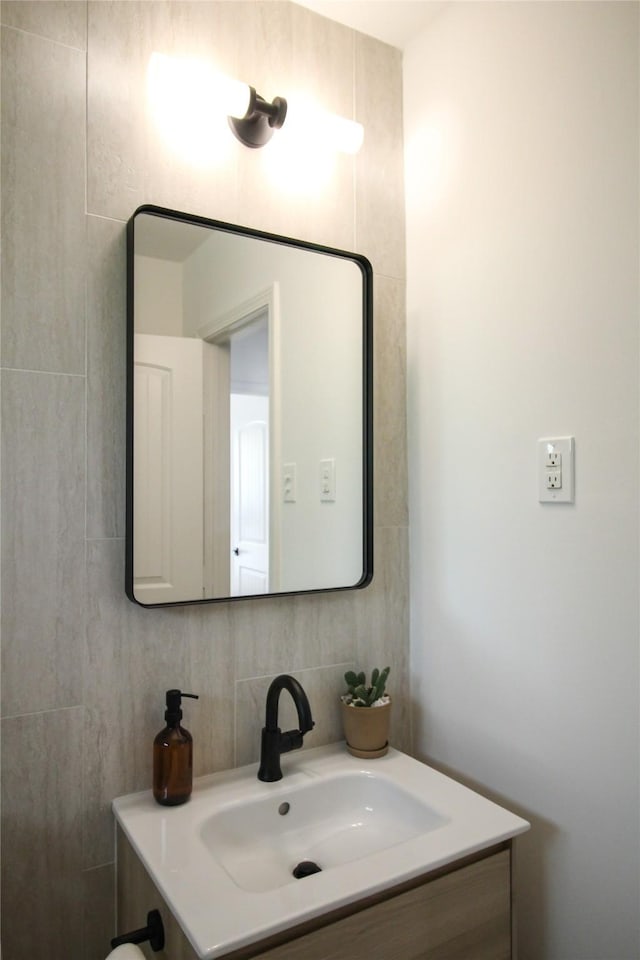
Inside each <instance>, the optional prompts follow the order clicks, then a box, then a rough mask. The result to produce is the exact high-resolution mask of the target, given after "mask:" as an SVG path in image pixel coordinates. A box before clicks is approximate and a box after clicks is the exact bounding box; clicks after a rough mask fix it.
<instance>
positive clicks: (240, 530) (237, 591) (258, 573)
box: [231, 394, 269, 597]
mask: <svg viewBox="0 0 640 960" xmlns="http://www.w3.org/2000/svg"><path fill="white" fill-rule="evenodd" d="M268 424H269V400H268V398H267V397H262V396H248V395H245V394H231V449H232V458H231V460H232V468H231V536H232V544H233V552H232V556H231V594H232V596H236V597H242V596H248V595H250V594H256V593H258V594H259V593H268V592H269V426H268Z"/></svg>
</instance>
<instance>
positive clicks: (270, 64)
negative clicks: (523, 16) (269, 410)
mask: <svg viewBox="0 0 640 960" xmlns="http://www.w3.org/2000/svg"><path fill="white" fill-rule="evenodd" d="M1 14H2V16H1V19H2V77H1V79H2V169H1V175H2V330H1V333H2V337H1V350H2V354H1V367H2V371H1V387H2V410H1V412H2V622H1V628H2V691H1V707H2V905H3V910H2V948H3V954H4V960H39V958H43V960H44V958H46V960H69V958H74V960H77V958H82V960H102V958H104V956H105V955H106V954H107V952H108V941H109V938H110V936H112V934H113V928H114V923H115V918H114V911H113V879H114V878H113V873H114V866H113V855H114V853H113V829H112V823H111V815H110V809H109V803H110V801H111V799H112V798H113V797H114V796H117V795H119V794H122V793H127V792H130V791H133V790H140V789H144V788H146V787H148V786H149V784H150V776H151V749H150V748H151V741H152V739H153V736H154V735H155V733H156V732H157V731H158V730H159V729H160V727H161V726H162V725H163V709H164V706H163V695H164V691H165V689H166V688H168V687H174V686H178V687H183V688H184V689H187V690H195V691H196V692H198V693H199V694H200V696H201V699H200V700H199V701H198V703H197V704H195V703H194V705H193V706H191V707H190V708H189V711H188V727H189V728H190V729H191V731H192V733H193V735H194V741H195V762H196V766H197V771H196V772H197V773H199V774H202V773H206V772H210V771H214V770H219V769H224V768H226V767H230V766H233V765H237V764H242V763H246V762H249V761H252V760H255V759H256V758H257V748H258V742H259V730H260V727H261V725H262V722H263V718H262V715H263V703H264V695H265V691H266V688H267V686H268V683H269V681H270V679H271V677H272V676H273V675H274V674H277V673H280V672H284V671H287V672H292V673H294V674H295V675H296V676H297V677H298V678H299V679H300V680H301V681H302V683H303V684H304V686H305V688H306V690H307V691H308V693H309V698H310V700H311V704H312V707H313V711H314V716H315V718H316V729H315V731H314V733H313V735H312V736H309V737H308V745H309V746H311V745H317V744H320V743H324V742H330V741H334V740H338V739H340V737H341V731H340V727H339V719H338V711H337V706H336V696H337V694H338V692H339V691H340V689H341V686H342V683H341V678H342V674H343V672H344V670H345V669H346V667H347V666H348V665H352V664H355V663H356V662H359V663H363V664H366V665H375V664H376V663H379V664H380V665H382V661H389V662H390V663H391V666H392V670H393V674H392V677H393V681H394V682H393V684H392V690H393V692H394V694H395V702H396V710H395V730H394V738H393V739H394V742H395V744H396V745H398V746H400V747H402V748H408V747H409V729H408V717H409V709H408V707H409V704H408V697H407V686H408V684H407V680H408V656H407V655H408V608H407V600H408V596H407V591H408V587H407V584H408V570H407V556H408V549H407V548H408V534H407V498H406V469H405V461H406V449H405V446H406V432H405V336H404V269H405V268H404V222H403V210H402V196H403V187H402V115H401V59H400V53H399V51H397V50H395V49H393V48H390V47H387V46H385V45H384V44H381V43H378V42H377V41H375V40H372V39H370V38H366V37H364V36H362V35H360V34H357V33H354V32H353V31H351V30H349V29H347V28H344V27H342V26H339V25H337V24H334V23H332V22H330V21H327V20H324V19H322V18H320V17H318V16H317V15H315V14H312V13H310V12H309V11H307V10H305V9H303V8H301V7H297V6H295V5H294V4H292V3H288V2H279V0H267V2H193V3H192V2H187V0H185V2H159V0H150V2H141V3H139V2H113V3H112V2H107V0H101V2H96V3H93V2H89V3H88V4H87V3H85V2H80V0H78V2H58V0H50V2H26V0H4V2H3V3H2V6H1ZM154 49H157V50H161V51H164V52H166V53H178V52H181V53H183V54H187V55H199V56H206V57H209V58H211V59H214V60H215V61H216V62H217V63H218V64H219V66H221V67H222V68H223V69H225V70H226V71H228V72H229V73H231V74H233V75H235V76H238V77H242V78H244V79H247V80H248V81H249V82H251V83H253V84H254V85H255V86H256V87H257V88H258V89H259V90H260V91H261V92H264V93H265V94H266V95H269V96H274V95H275V94H282V95H285V96H286V95H287V92H288V91H289V90H290V89H291V88H292V86H294V85H298V86H302V87H307V88H308V89H309V90H310V91H311V92H313V93H315V94H316V95H317V96H318V97H319V98H320V99H321V100H322V101H323V102H324V103H325V104H326V105H327V106H328V107H329V108H330V109H332V110H334V111H335V112H338V113H341V114H343V115H347V116H354V115H355V116H356V117H357V119H359V120H360V121H361V122H363V123H364V125H365V128H366V138H365V144H364V147H363V149H362V151H361V153H360V154H359V155H358V157H357V158H356V159H355V160H354V159H353V158H347V157H340V158H339V159H338V161H337V164H336V167H335V170H334V171H333V173H332V175H331V177H330V179H329V182H328V184H326V185H325V186H323V187H322V188H318V189H313V190H309V191H307V193H305V194H304V196H302V197H298V198H297V199H293V200H292V199H291V197H289V196H288V195H287V194H286V193H285V192H284V188H273V187H271V188H269V189H265V181H264V175H263V168H262V164H263V159H262V156H261V152H260V151H250V150H246V149H244V148H243V147H241V146H240V145H239V144H236V143H235V141H231V142H230V145H229V152H228V155H227V156H226V157H225V158H224V162H222V163H220V164H218V165H215V166H209V167H208V168H206V169H203V168H196V167H194V166H191V165H190V164H188V163H186V162H184V161H182V160H180V159H177V158H176V156H175V155H174V154H173V152H172V151H170V150H169V149H168V148H167V147H166V146H164V145H163V144H161V143H160V142H159V140H158V139H157V135H156V132H155V130H154V128H153V126H152V123H151V120H150V118H149V116H148V112H147V109H146V104H145V71H146V65H147V62H148V58H149V56H150V54H151V52H152V51H153V50H154ZM144 202H148V203H156V204H160V205H163V206H168V207H172V208H174V209H178V210H185V211H189V212H194V213H200V214H203V215H205V216H209V217H213V218H216V219H221V220H229V221H232V222H238V223H243V224H247V225H250V226H253V227H256V228H259V229H265V230H269V231H273V232H276V233H285V234H288V235H290V236H295V237H300V238H304V239H307V240H314V241H317V242H320V243H326V244H330V245H333V246H338V247H342V248H346V249H352V250H357V251H360V252H362V253H364V254H365V255H367V256H368V257H369V258H370V259H371V261H372V263H373V267H374V272H375V329H376V333H375V337H376V339H375V355H376V360H375V373H376V402H375V415H376V440H375V457H376V461H375V482H376V494H375V524H376V531H375V534H376V536H375V563H376V573H375V579H374V583H373V585H372V586H371V587H369V588H368V589H367V590H365V591H362V592H356V593H349V594H327V595H323V596H319V597H298V598H286V599H284V598H283V599H265V600H261V601H247V602H242V603H236V604H216V605H204V606H194V607H189V608H184V609H175V610H158V611H148V610H147V611H145V610H142V609H140V608H137V607H136V606H134V605H133V604H131V603H130V602H129V601H128V600H127V599H126V598H125V596H124V591H123V559H124V539H123V537H124V346H125V338H124V334H125V272H124V266H125V244H124V226H125V221H126V220H127V219H128V217H129V216H130V215H131V214H132V213H133V211H134V210H135V209H136V207H137V206H139V205H140V204H141V203H144ZM141 922H142V921H141Z"/></svg>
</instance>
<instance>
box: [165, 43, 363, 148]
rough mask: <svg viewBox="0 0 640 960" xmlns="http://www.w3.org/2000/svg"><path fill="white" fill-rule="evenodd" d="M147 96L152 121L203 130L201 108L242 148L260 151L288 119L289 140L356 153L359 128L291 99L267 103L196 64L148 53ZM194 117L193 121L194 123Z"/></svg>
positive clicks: (360, 135)
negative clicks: (170, 120) (222, 121)
mask: <svg viewBox="0 0 640 960" xmlns="http://www.w3.org/2000/svg"><path fill="white" fill-rule="evenodd" d="M148 84H149V96H150V100H151V104H152V108H153V111H154V114H155V115H156V118H157V119H159V120H160V122H163V119H164V117H166V115H167V114H168V113H171V114H172V115H173V116H174V117H177V118H178V119H179V122H180V126H181V128H182V130H183V131H184V128H185V124H186V123H187V121H188V118H189V117H191V116H193V118H194V124H195V125H197V126H199V127H200V128H201V129H202V117H203V112H204V110H203V107H204V106H205V104H206V109H207V111H208V112H209V113H211V110H212V108H213V111H214V112H215V113H216V114H217V115H219V116H222V117H224V116H225V115H226V117H227V119H228V123H229V127H230V128H231V130H232V131H233V134H234V136H235V137H236V138H237V139H238V140H239V141H240V143H242V144H244V145H245V146H246V147H251V148H254V149H255V148H258V147H263V146H264V145H265V144H266V143H268V142H269V140H270V139H271V137H272V136H273V133H274V131H275V130H279V129H280V128H281V127H282V126H283V124H284V122H285V119H287V130H288V131H289V132H290V134H291V136H292V137H295V138H296V139H301V140H303V141H305V142H309V141H312V142H315V143H318V144H319V145H321V146H324V147H325V148H326V147H330V148H333V149H334V150H338V151H340V152H342V153H357V151H358V150H359V149H360V146H361V144H362V140H363V135H364V131H363V127H362V125H361V124H359V123H356V122H355V121H353V120H347V119H346V118H345V117H339V116H337V115H335V114H331V113H328V112H327V111H325V110H322V109H319V108H317V107H315V106H313V105H311V104H309V103H305V102H304V101H297V102H296V98H295V97H294V98H293V99H292V101H291V102H290V103H289V104H288V103H287V100H285V98H284V97H274V99H273V100H272V101H271V102H269V101H268V100H266V99H265V98H264V97H261V96H260V94H259V93H257V91H256V89H255V87H252V86H249V84H246V83H241V82H240V81H239V80H234V79H233V78H232V77H228V76H226V75H225V74H222V73H219V72H218V71H216V70H214V69H213V67H212V66H211V65H210V64H209V63H206V62H204V61H201V60H192V59H190V58H183V57H170V56H167V55H166V54H162V53H153V54H152V56H151V60H150V63H149V71H148ZM196 116H197V121H196Z"/></svg>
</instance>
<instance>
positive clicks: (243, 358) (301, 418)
mask: <svg viewBox="0 0 640 960" xmlns="http://www.w3.org/2000/svg"><path fill="white" fill-rule="evenodd" d="M127 314H128V317H127V536H126V544H127V545H126V592H127V596H128V597H129V598H130V599H131V600H133V601H135V602H136V603H139V604H142V605H144V606H154V607H155V606H166V605H169V604H184V603H202V602H210V601H220V600H229V599H240V598H246V597H256V596H264V595H273V594H292V593H314V592H317V591H326V590H348V589H354V588H360V587H364V586H366V585H367V583H369V582H370V580H371V577H372V575H373V543H372V536H373V503H372V271H371V265H370V263H369V261H368V260H367V259H366V258H365V257H362V256H360V255H357V254H353V253H346V252H344V251H341V250H333V249H331V248H328V247H322V246H318V245H315V244H311V243H306V242H302V241H297V240H291V239H289V238H286V237H279V236H275V235H271V234H267V233H261V232H258V231H255V230H250V229H247V228H245V227H239V226H233V225H231V224H227V223H221V222H218V221H214V220H207V219H204V218H203V217H197V216H192V215H189V214H183V213H177V212H176V211H172V210H165V209H163V208H160V207H154V206H144V207H140V208H139V209H138V210H137V211H136V212H135V214H134V215H133V217H132V218H131V220H130V221H129V223H128V227H127Z"/></svg>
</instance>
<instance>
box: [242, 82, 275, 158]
mask: <svg viewBox="0 0 640 960" xmlns="http://www.w3.org/2000/svg"><path fill="white" fill-rule="evenodd" d="M249 90H250V99H249V107H248V108H247V112H246V113H245V115H244V117H229V126H230V127H231V129H232V131H233V133H234V136H235V137H236V138H237V139H238V140H239V141H240V143H243V144H244V145H245V147H251V148H253V149H257V148H258V147H263V146H264V145H265V143H268V142H269V140H271V137H272V136H273V131H274V130H279V129H280V127H281V126H282V125H283V123H284V121H285V119H286V116H287V101H286V100H285V99H284V97H274V99H273V100H272V102H271V103H269V101H268V100H265V99H264V98H263V97H261V96H260V94H259V93H256V90H255V87H250V88H249Z"/></svg>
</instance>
